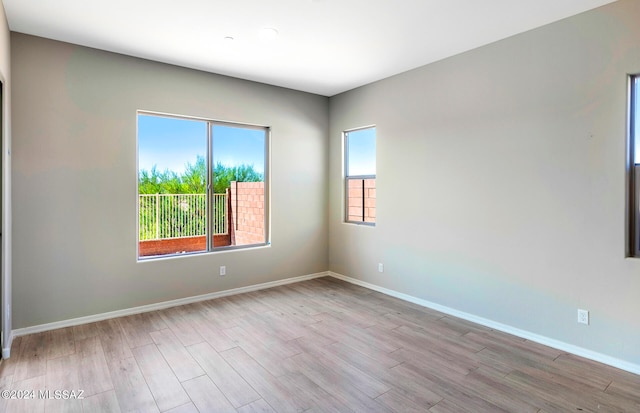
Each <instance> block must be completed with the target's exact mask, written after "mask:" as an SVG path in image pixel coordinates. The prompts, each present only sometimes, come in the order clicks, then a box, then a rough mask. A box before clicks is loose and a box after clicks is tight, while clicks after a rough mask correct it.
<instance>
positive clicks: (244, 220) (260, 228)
mask: <svg viewBox="0 0 640 413" xmlns="http://www.w3.org/2000/svg"><path fill="white" fill-rule="evenodd" d="M212 139H213V162H212V165H213V171H212V175H213V192H214V195H213V196H214V199H215V198H216V197H219V196H220V195H218V194H226V197H227V199H228V201H227V206H226V212H225V214H226V221H227V232H226V233H225V234H224V237H223V236H222V234H219V235H218V236H216V235H215V234H214V246H215V247H218V246H225V245H232V246H234V245H253V244H262V243H265V242H266V231H265V179H264V176H265V159H266V131H265V130H264V129H253V128H245V127H237V126H227V125H213V126H212ZM216 202H217V201H214V204H213V205H214V213H213V217H214V220H216V219H218V218H216V217H220V216H221V215H223V214H220V213H219V212H218V211H216V208H217V207H216V205H217V204H216ZM220 208H222V207H220ZM216 225H218V223H217V222H215V221H214V227H215V226H216ZM221 225H222V224H221Z"/></svg>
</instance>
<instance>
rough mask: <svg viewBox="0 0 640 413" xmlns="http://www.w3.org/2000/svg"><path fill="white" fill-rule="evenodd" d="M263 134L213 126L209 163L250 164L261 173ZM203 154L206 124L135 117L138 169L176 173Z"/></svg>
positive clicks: (184, 120) (172, 119)
mask: <svg viewBox="0 0 640 413" xmlns="http://www.w3.org/2000/svg"><path fill="white" fill-rule="evenodd" d="M264 148H265V133H264V131H263V130H259V129H246V128H241V127H232V126H223V125H214V126H213V161H214V164H215V163H217V162H221V163H222V164H224V165H226V166H235V165H241V164H246V165H253V166H254V169H255V171H256V172H259V173H264ZM206 153H207V122H204V121H196V120H188V119H177V118H166V117H161V116H151V115H138V169H139V170H143V169H146V170H147V171H150V170H151V168H152V167H153V166H154V165H155V166H156V168H157V170H158V171H159V172H164V171H165V170H166V169H168V170H170V171H174V172H176V173H178V174H181V173H182V172H184V168H185V165H186V164H187V163H192V164H193V163H195V162H196V159H197V157H198V155H199V156H202V157H205V159H206Z"/></svg>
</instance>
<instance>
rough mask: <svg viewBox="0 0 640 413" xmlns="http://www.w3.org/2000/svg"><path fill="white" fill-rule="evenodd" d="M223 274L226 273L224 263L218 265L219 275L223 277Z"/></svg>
mask: <svg viewBox="0 0 640 413" xmlns="http://www.w3.org/2000/svg"><path fill="white" fill-rule="evenodd" d="M225 275H227V267H226V266H224V265H221V266H220V276H221V277H224V276H225Z"/></svg>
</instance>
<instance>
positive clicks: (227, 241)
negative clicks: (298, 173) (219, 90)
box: [138, 112, 269, 258]
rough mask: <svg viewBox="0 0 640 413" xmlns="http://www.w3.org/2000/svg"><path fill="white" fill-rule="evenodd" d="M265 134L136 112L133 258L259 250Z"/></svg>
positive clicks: (263, 224) (263, 232) (263, 237)
mask: <svg viewBox="0 0 640 413" xmlns="http://www.w3.org/2000/svg"><path fill="white" fill-rule="evenodd" d="M268 132H269V131H268V129H267V128H264V127H255V126H248V125H238V124H231V123H224V122H214V121H211V120H205V119H191V118H181V117H176V116H160V115H155V114H150V113H142V112H141V113H138V258H149V257H157V256H167V255H176V254H187V253H197V252H208V251H213V250H216V249H222V248H224V249H229V248H238V247H246V246H256V245H264V244H266V243H267V239H268V233H267V229H268V228H267V216H268V214H267V205H268V203H267V194H268V191H267V187H266V185H267V181H266V177H267V176H268V173H267V167H268V165H267V147H268V136H269V133H268Z"/></svg>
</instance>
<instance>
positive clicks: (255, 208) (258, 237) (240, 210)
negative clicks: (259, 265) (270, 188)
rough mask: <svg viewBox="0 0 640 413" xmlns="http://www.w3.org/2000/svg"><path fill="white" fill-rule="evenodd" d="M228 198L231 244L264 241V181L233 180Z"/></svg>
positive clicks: (260, 242)
mask: <svg viewBox="0 0 640 413" xmlns="http://www.w3.org/2000/svg"><path fill="white" fill-rule="evenodd" d="M228 199H229V219H230V221H229V232H230V234H231V245H250V244H262V243H264V242H265V233H264V182H235V181H233V182H231V186H230V188H229V197H228Z"/></svg>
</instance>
